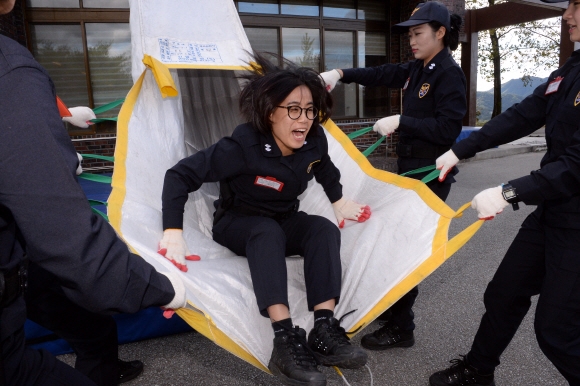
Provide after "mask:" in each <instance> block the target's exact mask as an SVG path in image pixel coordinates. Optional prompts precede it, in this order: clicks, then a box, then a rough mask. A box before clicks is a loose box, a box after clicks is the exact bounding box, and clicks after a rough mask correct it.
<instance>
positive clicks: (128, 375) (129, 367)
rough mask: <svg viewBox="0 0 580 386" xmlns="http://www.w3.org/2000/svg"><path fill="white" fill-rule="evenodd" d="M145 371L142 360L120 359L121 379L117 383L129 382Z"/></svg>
mask: <svg viewBox="0 0 580 386" xmlns="http://www.w3.org/2000/svg"><path fill="white" fill-rule="evenodd" d="M142 372H143V362H141V361H129V362H126V361H122V360H120V359H119V380H118V381H117V384H121V383H125V382H129V381H130V380H132V379H135V378H137V377H138V376H139V375H140V374H141V373H142Z"/></svg>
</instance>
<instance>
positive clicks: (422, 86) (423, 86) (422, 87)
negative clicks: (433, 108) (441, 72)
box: [419, 83, 431, 98]
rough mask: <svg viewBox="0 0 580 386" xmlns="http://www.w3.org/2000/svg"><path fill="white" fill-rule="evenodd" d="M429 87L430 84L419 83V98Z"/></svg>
mask: <svg viewBox="0 0 580 386" xmlns="http://www.w3.org/2000/svg"><path fill="white" fill-rule="evenodd" d="M429 87H431V85H430V84H429V83H423V84H422V85H421V89H420V90H419V98H423V97H424V96H425V95H427V93H428V92H429Z"/></svg>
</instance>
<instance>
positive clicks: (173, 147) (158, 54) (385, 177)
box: [109, 0, 481, 371]
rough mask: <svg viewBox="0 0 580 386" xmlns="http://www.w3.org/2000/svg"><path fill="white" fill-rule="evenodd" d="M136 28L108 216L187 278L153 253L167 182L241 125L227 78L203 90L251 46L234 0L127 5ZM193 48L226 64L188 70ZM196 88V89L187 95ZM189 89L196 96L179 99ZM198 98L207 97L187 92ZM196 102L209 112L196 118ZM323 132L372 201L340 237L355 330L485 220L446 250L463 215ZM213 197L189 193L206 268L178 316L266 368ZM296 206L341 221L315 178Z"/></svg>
mask: <svg viewBox="0 0 580 386" xmlns="http://www.w3.org/2000/svg"><path fill="white" fill-rule="evenodd" d="M131 32H132V44H133V74H134V75H135V76H136V83H135V85H134V87H133V88H132V90H131V91H130V93H129V95H128V96H127V99H126V102H125V104H124V105H123V108H122V110H121V113H120V115H119V122H118V134H117V146H116V153H115V171H114V174H113V192H112V194H111V197H110V199H109V217H110V219H111V224H112V225H113V226H114V227H115V228H116V229H117V231H118V232H119V234H120V235H121V236H122V237H123V238H124V239H125V240H126V241H127V243H128V244H129V245H130V246H131V248H132V249H133V250H134V251H136V252H137V253H138V254H139V255H141V256H142V257H143V258H144V259H146V260H147V261H148V262H150V263H151V264H152V265H154V266H155V267H156V269H157V270H159V271H171V270H173V271H175V272H180V271H178V270H177V269H176V268H175V267H174V266H173V265H172V264H171V263H170V262H169V261H168V260H166V259H165V258H163V257H162V256H160V255H158V254H157V253H156V251H157V247H158V242H159V240H160V239H161V237H162V223H161V192H162V186H163V178H164V174H165V171H166V170H167V169H168V168H170V167H172V166H173V165H174V164H175V163H177V162H178V161H179V160H180V159H182V158H184V157H186V156H188V155H191V154H193V153H195V152H196V151H198V150H199V149H201V148H202V147H205V146H200V145H199V141H198V140H196V139H195V138H196V136H195V135H194V134H196V135H197V134H199V131H200V130H201V129H200V127H201V126H204V125H206V126H207V127H209V128H210V129H211V128H212V127H215V130H222V131H223V132H224V133H225V134H227V133H231V132H232V131H233V129H234V127H235V123H232V124H231V125H229V127H225V128H224V127H223V126H224V123H223V122H222V121H220V119H222V118H223V116H224V114H223V112H224V111H226V110H229V111H230V112H231V111H235V112H236V113H234V114H233V115H232V117H233V118H231V120H235V117H237V115H236V114H237V105H236V104H235V103H232V100H231V97H232V94H233V93H237V92H238V91H239V85H238V84H237V81H235V80H234V81H233V82H231V81H230V82H229V83H228V82H225V83H227V84H228V86H223V90H225V91H223V92H220V93H217V94H219V95H214V94H216V93H215V92H211V93H210V92H207V93H205V94H204V93H203V92H202V91H201V90H206V89H211V90H214V89H215V88H217V86H215V85H217V84H218V83H219V85H220V86H219V87H222V83H223V82H222V81H223V80H224V79H225V78H228V77H229V78H232V77H231V76H230V75H231V74H232V73H233V70H242V69H243V66H244V65H245V62H246V61H247V60H248V59H247V53H246V51H244V50H247V51H249V50H250V47H249V44H248V41H247V38H246V37H245V35H244V33H243V29H242V27H241V23H240V21H239V19H238V16H237V13H236V10H235V8H234V3H233V2H232V1H231V0H213V1H211V2H208V1H191V0H174V1H172V2H170V3H169V2H159V1H153V0H131ZM166 42H170V43H169V47H170V50H172V49H174V48H175V47H177V50H178V51H179V54H175V55H174V53H175V52H174V51H171V55H166V54H164V52H166V51H164V50H167V44H166ZM198 46H204V47H210V48H211V47H213V48H211V49H215V50H214V51H211V49H210V51H211V52H213V53H212V54H211V55H213V56H211V58H214V59H215V58H216V57H217V56H216V55H215V52H216V50H217V51H218V52H219V57H220V59H221V62H220V63H219V65H216V64H215V63H214V62H211V61H208V62H204V63H201V64H200V63H199V62H195V60H197V59H199V58H203V54H202V56H195V55H194V56H192V57H193V59H195V60H193V59H192V57H190V58H189V59H187V60H190V61H191V62H188V63H184V62H183V61H182V60H185V59H182V56H180V55H181V53H183V52H186V51H187V49H188V48H187V47H190V48H191V47H193V48H194V51H195V47H198ZM184 47H186V48H187V49H186V48H184ZM180 50H181V51H180ZM183 50H185V51H183ZM187 52H189V51H187ZM192 52H193V51H192ZM195 52H197V51H195ZM211 52H210V53H211ZM164 55H165V56H164ZM196 55H197V54H196ZM208 55H209V54H208ZM209 57H210V56H207V57H206V58H209ZM144 58H145V60H144V62H146V63H147V68H148V69H146V67H145V66H144V65H143V59H144ZM201 68H203V69H210V70H211V69H216V71H217V72H215V73H217V74H218V75H217V78H219V81H220V82H218V83H216V81H215V79H213V80H211V81H210V84H209V85H210V87H209V88H203V87H201V86H199V84H201V83H195V82H200V79H201V78H203V77H204V76H205V75H207V74H205V73H203V74H202V75H200V72H199V71H207V70H199V69H201ZM211 74H214V72H211ZM209 77H210V78H211V77H212V76H211V75H210V76H209ZM185 78H191V79H194V80H192V81H191V82H194V83H188V81H186V80H185ZM204 79H205V78H204ZM206 80H207V79H206ZM204 81H205V80H204ZM211 82H213V83H211ZM192 84H195V85H198V86H196V87H190V86H191V85H192ZM212 85H214V86H215V87H213V86H212ZM186 86H187V87H189V88H190V89H191V90H190V91H185V90H183V91H184V92H182V89H185V87H186ZM212 87H213V88H212ZM196 90H197V91H196ZM228 90H229V91H228ZM198 91H199V92H198ZM196 93H198V94H199V93H201V94H202V95H201V96H200V95H197V96H192V95H193V94H196ZM183 94H185V95H183ZM210 94H211V95H210ZM163 95H165V96H166V97H165V98H164V97H163ZM187 95H189V97H188V98H189V99H188V98H186V96H187ZM191 98H194V99H191ZM195 98H198V100H203V101H204V103H207V104H208V105H207V108H206V109H204V110H203V111H201V110H200V111H197V110H195V113H194V114H192V113H191V110H192V109H194V108H193V107H192V105H195V104H196V103H195ZM208 100H209V101H210V102H208ZM192 101H193V102H192ZM200 103H201V102H200ZM204 111H205V113H204ZM200 114H201V115H203V114H205V115H203V117H202V118H203V119H199V117H198V118H197V120H196V118H188V117H189V116H191V115H194V116H198V115H200ZM184 117H185V118H184ZM238 123H241V122H238ZM207 127H205V128H204V130H205V129H207ZM325 129H326V133H327V137H328V142H329V153H330V156H331V158H332V160H333V162H334V163H335V164H336V166H337V167H338V168H339V169H340V171H341V174H342V181H341V182H342V183H343V186H344V195H345V196H346V197H348V198H352V199H354V200H356V201H358V202H361V203H366V204H369V205H370V206H371V208H372V211H373V214H372V217H371V219H370V220H369V221H367V222H365V223H363V224H356V223H351V224H348V225H347V226H346V227H345V228H344V229H342V230H341V234H342V248H341V258H342V270H343V287H342V294H341V301H340V304H339V305H338V307H337V309H336V312H335V314H336V315H338V316H341V315H343V314H345V313H347V312H349V311H351V310H356V311H355V312H354V313H353V314H352V315H349V316H348V317H347V318H346V319H345V320H344V321H343V326H344V327H345V328H346V329H347V330H351V331H352V330H356V329H357V328H358V327H360V326H364V325H366V324H368V323H369V322H370V321H372V320H373V319H375V318H376V317H377V316H378V315H379V314H380V313H382V311H384V310H385V309H387V308H388V307H389V306H390V305H391V304H393V303H394V302H395V301H396V300H397V299H399V298H400V297H401V296H402V295H403V294H404V293H406V292H407V291H408V290H409V289H411V288H412V287H413V286H415V285H416V284H417V283H419V282H420V281H421V280H422V279H424V278H425V277H426V276H427V275H428V274H429V273H431V272H432V271H433V270H434V269H435V268H437V267H438V266H439V265H440V264H441V263H442V262H443V261H444V260H445V259H446V258H448V257H449V256H450V255H451V254H453V253H454V252H455V251H456V250H457V249H458V248H459V247H460V246H461V245H463V243H465V242H466V240H467V239H469V237H470V236H471V235H472V234H473V233H475V231H476V230H477V228H478V227H479V226H480V225H481V224H480V223H476V224H474V225H472V226H471V227H470V228H468V229H467V230H466V231H464V232H462V233H461V234H460V235H458V236H457V237H456V238H454V239H453V240H452V241H450V242H449V241H448V240H447V231H448V228H449V224H450V221H451V219H452V218H453V217H455V216H456V215H458V213H459V212H455V211H453V210H451V209H450V208H449V207H448V206H446V205H445V204H444V203H443V202H442V201H440V200H439V199H438V198H437V197H436V196H435V195H434V194H433V193H432V192H431V191H430V190H429V189H428V188H427V187H426V186H425V185H424V184H423V183H421V182H419V181H417V180H412V179H408V178H405V177H401V176H397V175H394V174H391V173H388V172H385V171H380V170H376V169H374V168H372V166H371V165H370V164H369V162H368V161H367V160H366V158H365V157H364V156H363V155H362V154H361V153H360V152H359V151H358V150H357V149H356V148H355V147H354V145H353V144H352V143H351V141H350V140H349V139H348V138H347V137H346V136H345V135H344V133H342V131H340V129H338V128H337V127H336V126H335V125H334V124H333V123H332V122H328V123H327V124H326V125H325ZM210 131H211V130H210ZM206 137H207V135H206ZM196 141H197V142H196ZM204 145H205V144H204ZM217 194H218V186H217V184H205V185H204V186H203V187H202V188H201V189H200V190H199V191H197V192H194V193H192V194H190V197H189V200H188V202H187V205H186V208H185V216H184V218H185V223H184V236H185V239H186V241H187V243H188V245H189V248H190V250H191V252H192V253H195V254H198V255H200V256H201V261H199V262H188V267H189V271H188V272H187V273H182V272H180V274H181V275H182V277H183V280H184V281H185V283H186V288H187V298H188V302H189V306H188V307H187V308H186V309H181V310H178V314H179V315H180V316H181V317H183V318H184V319H185V320H186V321H187V322H188V323H189V324H191V325H192V326H193V327H194V328H196V329H197V330H198V331H199V332H201V333H203V334H204V335H205V336H207V337H208V338H210V339H212V340H213V341H215V342H216V343H217V344H219V345H220V346H222V347H224V348H226V349H227V350H229V351H231V352H232V353H234V354H235V355H238V356H240V357H241V358H243V359H245V360H247V361H248V362H250V363H252V364H254V365H255V366H257V367H259V368H262V369H263V370H265V371H267V369H266V366H267V363H268V360H269V358H270V354H271V350H272V338H273V334H272V331H271V326H270V321H269V320H268V319H266V318H264V317H262V316H261V315H260V314H259V312H258V308H257V305H256V300H255V295H254V292H253V289H252V282H251V278H250V273H249V269H248V264H247V260H246V259H245V258H244V257H239V256H236V255H235V254H234V253H233V252H231V251H229V250H228V249H226V248H224V247H222V246H220V245H219V244H217V243H215V242H214V241H213V240H212V235H211V225H212V220H213V217H212V214H213V205H212V203H213V201H214V200H215V199H216V198H217ZM300 200H301V206H300V209H301V210H303V211H305V212H307V213H311V214H318V215H322V216H325V217H327V218H328V219H330V220H331V221H333V222H334V221H335V218H334V215H333V211H332V208H331V205H330V203H329V201H328V199H327V197H326V195H325V194H324V191H323V189H322V187H321V186H320V185H318V184H317V183H316V182H314V181H313V182H311V184H310V185H309V188H308V189H307V191H306V193H305V194H304V195H303V197H301V198H300ZM287 266H288V278H289V279H288V287H289V297H290V298H289V301H290V306H291V314H292V318H293V321H294V323H295V324H297V325H299V326H301V327H303V328H305V329H306V330H307V331H308V330H309V329H310V328H311V327H312V324H313V321H312V315H311V314H310V313H309V312H308V311H307V305H306V296H305V286H304V275H303V267H302V266H303V260H302V258H300V257H290V258H288V259H287Z"/></svg>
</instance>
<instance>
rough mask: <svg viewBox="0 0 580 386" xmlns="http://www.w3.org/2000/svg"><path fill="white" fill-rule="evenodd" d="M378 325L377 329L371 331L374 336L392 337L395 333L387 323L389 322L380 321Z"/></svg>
mask: <svg viewBox="0 0 580 386" xmlns="http://www.w3.org/2000/svg"><path fill="white" fill-rule="evenodd" d="M379 326H381V327H380V328H379V329H378V330H376V331H375V332H373V335H374V336H376V337H377V338H380V337H383V336H389V337H391V338H392V337H394V336H395V335H397V334H396V333H395V332H394V331H393V330H392V328H391V325H390V324H389V322H380V323H379Z"/></svg>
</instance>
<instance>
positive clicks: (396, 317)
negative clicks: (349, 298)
mask: <svg viewBox="0 0 580 386" xmlns="http://www.w3.org/2000/svg"><path fill="white" fill-rule="evenodd" d="M403 173H404V172H403ZM410 177H411V176H410ZM421 178H422V177H421ZM427 186H428V187H429V188H430V189H431V190H432V191H433V193H435V194H436V195H437V197H439V198H440V199H441V200H442V201H445V200H446V199H447V196H449V192H450V191H451V184H449V183H445V184H442V183H440V182H438V181H437V180H434V181H432V182H430V183H428V184H427ZM417 295H419V286H415V287H414V288H413V289H411V290H410V291H409V292H407V293H406V294H405V295H403V297H401V298H400V299H399V300H397V302H396V303H395V304H393V305H392V306H391V307H390V308H389V309H388V310H387V311H386V314H384V315H385V316H383V317H382V319H388V320H389V321H391V322H393V323H395V324H396V325H397V326H399V328H400V329H401V330H403V331H413V330H414V329H415V322H414V321H413V320H414V319H415V313H414V312H413V305H414V304H415V299H417Z"/></svg>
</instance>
